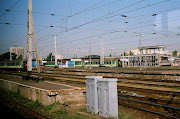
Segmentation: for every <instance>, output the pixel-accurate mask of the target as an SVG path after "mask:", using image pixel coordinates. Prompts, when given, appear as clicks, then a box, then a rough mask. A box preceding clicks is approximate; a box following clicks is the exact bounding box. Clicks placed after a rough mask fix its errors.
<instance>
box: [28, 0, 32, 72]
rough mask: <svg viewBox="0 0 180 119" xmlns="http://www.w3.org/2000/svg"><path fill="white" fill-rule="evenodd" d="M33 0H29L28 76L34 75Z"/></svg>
mask: <svg viewBox="0 0 180 119" xmlns="http://www.w3.org/2000/svg"><path fill="white" fill-rule="evenodd" d="M31 13H32V0H28V24H27V28H28V29H27V30H28V34H27V74H29V75H31V74H32V24H31V23H32V22H31V20H32V19H31Z"/></svg>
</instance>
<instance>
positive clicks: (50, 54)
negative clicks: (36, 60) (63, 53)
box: [46, 53, 55, 61]
mask: <svg viewBox="0 0 180 119" xmlns="http://www.w3.org/2000/svg"><path fill="white" fill-rule="evenodd" d="M51 56H52V60H55V56H53V55H52V53H49V55H48V56H47V58H46V60H47V61H51Z"/></svg>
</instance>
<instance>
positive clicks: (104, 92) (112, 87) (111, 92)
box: [97, 79, 118, 118]
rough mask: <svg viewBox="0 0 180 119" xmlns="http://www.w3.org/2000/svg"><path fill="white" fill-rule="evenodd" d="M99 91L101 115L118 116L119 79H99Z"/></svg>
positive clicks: (99, 110)
mask: <svg viewBox="0 0 180 119" xmlns="http://www.w3.org/2000/svg"><path fill="white" fill-rule="evenodd" d="M97 93H98V112H99V116H102V117H106V118H109V117H114V118H118V97H117V79H99V80H98V91H97Z"/></svg>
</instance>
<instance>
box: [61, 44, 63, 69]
mask: <svg viewBox="0 0 180 119" xmlns="http://www.w3.org/2000/svg"><path fill="white" fill-rule="evenodd" d="M62 48H63V47H61V68H62Z"/></svg>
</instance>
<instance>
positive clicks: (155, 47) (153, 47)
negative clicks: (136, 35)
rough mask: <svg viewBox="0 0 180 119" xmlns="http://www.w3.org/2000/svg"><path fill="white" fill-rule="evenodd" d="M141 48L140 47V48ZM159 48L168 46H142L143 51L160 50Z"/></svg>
mask: <svg viewBox="0 0 180 119" xmlns="http://www.w3.org/2000/svg"><path fill="white" fill-rule="evenodd" d="M138 48H140V47H138ZM159 48H167V46H164V45H156V46H142V47H141V49H159Z"/></svg>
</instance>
